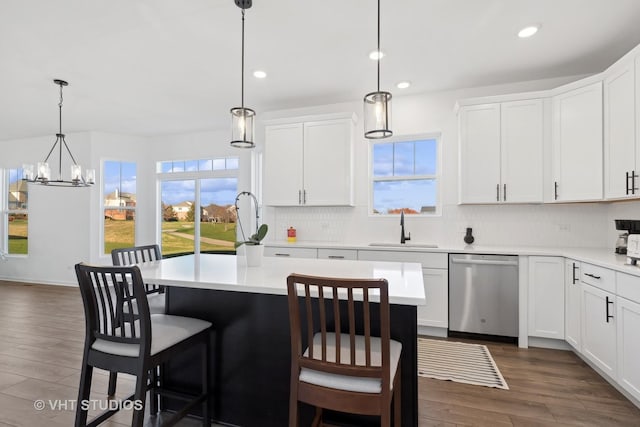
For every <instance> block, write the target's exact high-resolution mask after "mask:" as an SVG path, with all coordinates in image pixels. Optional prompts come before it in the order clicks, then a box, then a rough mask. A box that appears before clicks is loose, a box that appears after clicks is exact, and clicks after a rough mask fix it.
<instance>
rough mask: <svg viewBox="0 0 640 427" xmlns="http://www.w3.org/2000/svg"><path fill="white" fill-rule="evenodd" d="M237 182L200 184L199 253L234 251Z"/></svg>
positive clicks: (216, 180) (224, 180) (204, 181)
mask: <svg viewBox="0 0 640 427" xmlns="http://www.w3.org/2000/svg"><path fill="white" fill-rule="evenodd" d="M237 193H238V179H237V178H211V179H202V180H201V181H200V203H201V205H202V210H201V212H202V213H201V223H200V252H207V251H229V252H232V251H235V247H234V243H235V241H236V211H235V205H234V204H235V198H236V194H237Z"/></svg>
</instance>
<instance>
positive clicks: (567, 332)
mask: <svg viewBox="0 0 640 427" xmlns="http://www.w3.org/2000/svg"><path fill="white" fill-rule="evenodd" d="M581 295H582V293H581V288H580V263H579V262H578V261H576V260H573V259H566V260H565V264H564V338H565V340H566V341H567V342H568V343H569V344H570V345H571V346H572V347H573V348H574V349H576V350H577V351H582V347H581V345H582V339H581V335H582V330H581V328H580V325H581V322H580V310H581Z"/></svg>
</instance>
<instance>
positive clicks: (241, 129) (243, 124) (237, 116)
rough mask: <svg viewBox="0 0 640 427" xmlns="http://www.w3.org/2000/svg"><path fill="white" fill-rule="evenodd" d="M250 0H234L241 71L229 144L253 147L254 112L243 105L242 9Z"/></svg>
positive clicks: (249, 4) (232, 110)
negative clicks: (238, 17)
mask: <svg viewBox="0 0 640 427" xmlns="http://www.w3.org/2000/svg"><path fill="white" fill-rule="evenodd" d="M251 1H252V0H235V3H236V6H238V7H239V8H240V9H242V72H241V92H240V107H235V108H232V109H231V146H232V147H238V148H253V147H255V143H254V142H253V135H254V119H255V117H256V112H255V111H253V110H252V109H251V108H246V107H245V106H244V11H245V9H249V8H250V7H251Z"/></svg>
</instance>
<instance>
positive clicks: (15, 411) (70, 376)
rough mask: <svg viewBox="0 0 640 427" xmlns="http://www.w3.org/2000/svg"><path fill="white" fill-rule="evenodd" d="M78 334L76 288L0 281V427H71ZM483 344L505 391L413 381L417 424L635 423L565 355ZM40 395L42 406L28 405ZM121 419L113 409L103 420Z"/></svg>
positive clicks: (80, 319) (97, 383)
mask: <svg viewBox="0 0 640 427" xmlns="http://www.w3.org/2000/svg"><path fill="white" fill-rule="evenodd" d="M83 340H84V313H83V309H82V301H81V298H80V294H79V291H78V290H77V289H76V288H70V287H62V286H45V285H26V284H18V283H12V282H6V281H4V282H3V281H0V427H6V426H20V427H22V426H24V427H27V426H28V427H34V426H52V427H58V426H70V425H72V424H73V419H74V414H75V411H74V410H73V409H72V408H71V405H72V404H75V403H74V402H75V399H76V398H77V387H78V381H79V376H80V365H81V358H82V346H83ZM486 344H487V345H488V347H489V349H490V351H491V354H492V355H493V357H494V360H495V362H496V364H497V365H498V367H499V369H500V371H501V372H502V375H503V376H504V377H505V379H506V381H507V383H508V384H509V388H510V389H509V390H497V389H490V388H486V387H480V386H474V385H466V384H459V383H453V382H449V381H439V380H432V379H428V378H419V405H420V415H419V417H420V421H419V425H420V426H436V425H437V426H463V425H473V426H566V425H573V426H575V425H581V426H640V409H638V408H636V407H635V406H634V405H633V404H632V403H631V402H629V401H628V400H627V399H625V398H624V396H622V395H621V394H620V393H618V391H616V390H615V389H614V388H613V387H612V386H611V385H609V384H608V383H607V382H606V381H605V380H604V379H602V378H601V377H600V376H599V375H598V374H597V373H595V372H594V371H593V370H592V369H591V368H590V367H589V366H587V365H586V364H585V363H584V362H582V360H580V359H579V358H578V357H577V356H576V355H574V354H573V353H571V352H568V351H558V350H546V349H535V348H531V349H526V350H525V349H519V348H517V347H516V346H513V345H504V344H493V343H486ZM121 377H123V376H121ZM107 380H108V377H107V375H106V373H104V372H100V371H98V372H97V373H96V375H94V383H93V387H92V390H93V391H94V394H93V395H92V399H97V400H101V401H105V399H106V395H105V394H104V393H105V392H106V390H107ZM132 390H133V381H132V380H131V379H130V378H120V379H119V382H118V393H117V396H118V397H120V398H122V397H124V396H126V395H128V394H130V393H131V391H132ZM39 399H40V400H43V401H44V403H45V409H43V410H36V409H35V408H34V402H35V401H36V400H39ZM54 401H60V402H63V403H65V402H66V404H67V408H53V407H51V403H53V402H54ZM130 419H131V413H130V412H127V411H121V413H119V414H116V415H115V416H114V417H112V419H111V420H110V421H109V422H107V423H105V424H103V425H105V426H113V427H116V426H119V427H122V426H126V425H129V423H130ZM147 424H148V426H155V425H157V424H158V420H157V419H150V421H149V422H148V423H147ZM179 425H180V426H184V427H190V426H197V425H200V424H199V423H198V422H196V421H195V420H183V421H182V422H181V423H179Z"/></svg>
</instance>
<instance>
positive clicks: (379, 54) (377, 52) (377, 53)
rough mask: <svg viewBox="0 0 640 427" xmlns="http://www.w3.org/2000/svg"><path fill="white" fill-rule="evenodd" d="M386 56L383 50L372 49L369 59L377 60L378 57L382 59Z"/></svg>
mask: <svg viewBox="0 0 640 427" xmlns="http://www.w3.org/2000/svg"><path fill="white" fill-rule="evenodd" d="M382 58H384V52H383V51H381V50H374V51H371V53H370V54H369V59H372V60H374V61H377V60H378V59H382Z"/></svg>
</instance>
